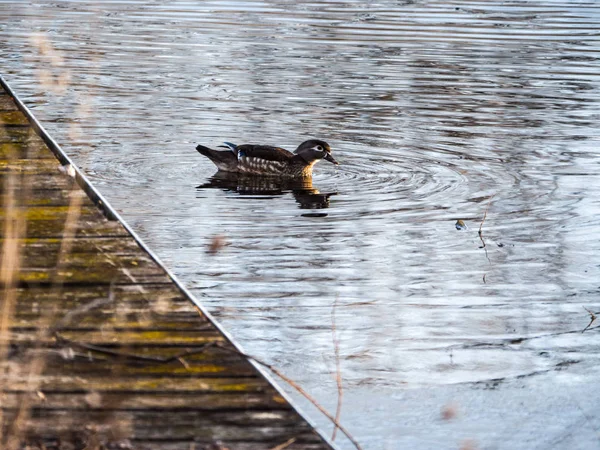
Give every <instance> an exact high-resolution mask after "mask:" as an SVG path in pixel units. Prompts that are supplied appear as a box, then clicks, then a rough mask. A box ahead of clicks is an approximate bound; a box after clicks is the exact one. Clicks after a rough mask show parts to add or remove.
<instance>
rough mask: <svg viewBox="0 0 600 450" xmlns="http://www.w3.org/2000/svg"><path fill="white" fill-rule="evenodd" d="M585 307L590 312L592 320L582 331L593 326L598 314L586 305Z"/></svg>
mask: <svg viewBox="0 0 600 450" xmlns="http://www.w3.org/2000/svg"><path fill="white" fill-rule="evenodd" d="M583 309H585V310H586V311H587V312H588V313H589V314H590V318H591V320H590V323H588V326H587V327H585V328H584V329H583V331H582V333H583V332H585V331H586V330H588V329H589V328H590V327H591V326H592V324H593V323H594V321H595V320H596V314H594V313H593V312H592V311H590V310H589V309H587V308H586V307H585V306H584V307H583Z"/></svg>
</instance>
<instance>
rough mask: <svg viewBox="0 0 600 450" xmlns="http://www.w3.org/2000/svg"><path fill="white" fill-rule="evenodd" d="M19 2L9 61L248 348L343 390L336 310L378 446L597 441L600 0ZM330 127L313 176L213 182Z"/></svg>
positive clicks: (348, 401)
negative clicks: (221, 172) (229, 164)
mask: <svg viewBox="0 0 600 450" xmlns="http://www.w3.org/2000/svg"><path fill="white" fill-rule="evenodd" d="M0 15H1V17H2V20H1V21H0V57H1V61H2V63H1V66H0V70H2V73H3V74H4V76H5V77H6V78H7V80H8V81H9V83H11V85H12V86H13V88H14V89H15V90H16V91H17V93H18V94H19V95H20V96H21V98H22V99H23V100H24V101H25V103H26V104H27V105H28V106H29V107H30V108H31V109H32V110H33V112H34V114H36V116H37V117H38V118H39V119H40V120H41V121H42V123H43V124H44V126H46V128H47V129H48V130H49V132H50V133H51V135H53V136H54V137H55V139H56V140H57V141H58V142H59V143H60V144H61V145H62V146H63V148H64V149H65V150H66V151H67V152H68V153H69V154H70V155H72V156H73V158H74V159H75V161H76V163H77V164H78V165H79V166H80V167H82V168H83V169H84V170H85V172H86V173H87V174H88V175H89V177H90V179H91V180H92V181H93V182H94V183H95V185H96V186H98V188H99V189H100V190H101V191H102V192H103V193H104V194H105V196H106V197H107V198H108V199H109V201H110V202H111V203H112V204H113V205H114V206H115V207H116V208H117V210H119V211H120V212H121V213H122V214H123V216H124V217H125V219H126V220H127V221H128V223H130V224H131V225H132V226H133V228H134V229H135V230H136V231H137V232H138V233H139V234H140V235H141V236H142V238H143V239H144V241H145V242H146V243H148V244H149V246H150V247H151V248H152V249H154V250H155V251H156V253H157V254H158V255H159V256H160V257H161V258H162V259H163V261H165V262H166V264H167V266H168V267H170V268H171V269H172V270H173V271H174V272H175V274H176V275H177V276H178V277H179V278H180V279H181V280H182V281H183V282H184V284H185V285H186V286H188V287H189V288H190V289H191V290H192V291H193V293H194V294H195V295H196V296H197V298H199V299H200V301H201V302H202V303H203V304H204V305H205V306H206V307H208V308H209V310H210V311H211V312H212V313H213V314H214V315H215V316H216V317H217V318H218V320H219V321H220V322H221V323H222V324H224V326H225V327H226V328H227V329H228V330H229V331H230V332H231V334H232V335H233V336H234V337H235V339H236V340H237V341H239V342H240V343H241V344H242V346H243V347H244V348H245V350H246V351H248V352H249V353H251V354H254V355H256V356H259V357H261V358H262V359H265V360H267V361H269V362H271V363H272V364H274V365H276V366H277V367H279V368H280V369H281V370H282V371H283V372H285V373H286V374H288V375H290V376H291V377H292V378H294V379H295V380H296V381H297V382H298V383H299V384H301V385H302V386H303V387H304V388H305V389H306V390H307V391H309V392H311V393H312V394H313V395H314V396H315V397H316V398H318V399H319V400H320V401H321V402H322V403H323V404H324V405H325V406H326V407H327V408H328V409H330V410H332V411H333V410H335V405H336V402H337V388H336V384H335V380H334V376H333V375H332V374H333V372H335V356H334V355H335V353H334V349H333V344H332V320H333V318H332V316H333V315H334V316H335V328H336V331H337V335H338V337H339V339H340V344H339V351H340V365H341V371H342V377H343V386H344V397H343V409H342V422H343V423H344V424H345V426H346V427H347V428H348V429H350V430H351V431H352V433H353V434H354V436H355V437H356V438H357V439H358V440H359V441H360V442H361V444H362V445H363V446H364V448H366V449H397V448H416V449H429V448H431V449H440V448H443V449H446V448H448V449H452V448H460V447H461V446H462V447H463V448H481V449H516V448H521V449H532V448H540V449H542V448H543V449H546V448H556V449H562V448H599V447H600V415H599V414H598V412H597V411H598V403H599V400H600V395H599V393H598V389H597V380H598V376H597V373H598V369H599V368H600V354H599V350H598V349H599V347H598V332H597V331H598V329H597V328H596V329H590V330H588V331H586V332H585V333H581V331H582V330H583V329H584V328H585V327H586V325H587V324H588V323H589V321H590V316H589V314H588V312H587V311H586V310H585V309H584V308H587V309H589V310H591V311H596V312H597V311H600V296H599V294H600V277H599V275H600V240H599V237H600V216H599V212H600V175H599V174H600V170H599V169H600V165H599V164H600V154H599V151H598V146H599V140H600V129H599V127H598V121H599V119H600V109H599V106H600V70H599V69H600V66H599V64H598V57H599V55H600V53H599V52H600V28H599V26H600V4H599V3H597V2H595V1H568V0H557V1H554V0H546V1H533V0H532V1H518V0H515V1H511V2H501V1H464V2H463V1H460V2H458V1H455V2H452V1H448V2H441V1H432V0H429V1H428V0H423V1H418V0H417V1H391V0H389V1H380V2H376V1H346V2H338V1H323V2H316V1H313V2H310V1H299V2H291V1H285V0H273V1H267V0H265V1H227V2H225V1H206V2H187V1H174V2H157V1H154V2H136V1H129V0H128V1H111V2H89V1H72V2H67V1H54V2H42V1H31V2H17V1H4V0H0ZM308 138H319V139H323V140H326V141H327V142H329V144H330V145H331V147H332V149H333V155H334V156H335V158H336V159H337V160H338V161H339V162H340V166H338V167H334V166H333V165H331V164H328V163H327V162H321V163H319V164H318V165H317V166H316V168H315V173H314V177H313V180H312V186H301V187H300V188H298V187H297V186H296V187H294V186H289V185H281V184H277V183H274V182H267V181H264V180H263V181H258V182H257V181H247V180H241V181H240V182H239V183H237V182H227V183H226V182H223V181H222V180H215V179H213V178H212V176H213V174H214V172H215V168H214V166H213V165H212V164H211V163H210V161H208V160H207V159H205V158H203V157H202V156H200V155H199V154H197V153H196V151H195V150H194V147H195V146H196V145H197V144H198V143H202V144H204V145H208V146H212V147H215V146H217V145H219V144H220V143H221V142H222V141H231V142H235V143H238V144H242V143H263V144H272V145H278V146H282V147H285V148H289V149H290V150H293V149H294V148H295V147H296V146H297V145H298V144H299V143H300V142H302V141H303V140H305V139H308ZM486 210H487V214H486ZM484 217H485V219H484ZM457 220H462V221H463V222H464V224H465V226H466V229H457V227H456V222H457ZM480 227H481V232H482V235H481V237H482V239H480V237H479V234H478V231H479V230H480ZM459 228H464V227H459ZM215 236H220V237H221V238H222V239H223V240H224V242H225V246H224V247H223V248H222V249H220V251H219V252H218V253H217V254H210V253H208V252H207V249H208V248H209V246H210V244H211V242H212V240H213V239H214V238H215ZM592 326H595V324H593V325H592ZM284 387H285V386H284ZM286 389H288V388H287V387H286ZM288 390H289V389H288ZM289 391H290V393H291V395H293V396H294V397H295V398H296V399H297V401H298V402H299V403H300V404H301V405H302V408H303V410H304V411H305V412H306V413H307V414H308V416H309V417H310V418H311V419H312V420H313V421H315V422H316V423H317V424H318V425H319V426H320V427H322V429H323V430H324V431H326V432H327V433H330V431H331V426H330V424H329V423H328V421H327V420H326V419H324V418H323V417H322V416H321V415H320V414H319V413H318V412H317V411H316V410H315V409H314V408H312V407H311V406H310V405H308V404H307V403H306V402H305V401H303V400H302V399H301V398H298V396H297V395H296V394H295V393H294V391H293V390H289ZM443 411H453V412H456V417H446V419H449V420H446V419H444V417H443V416H444V414H443ZM448 415H449V416H453V414H448ZM336 443H338V444H339V446H340V448H343V449H349V448H352V446H351V445H350V444H349V442H347V441H345V440H344V439H343V437H338V438H337V440H336Z"/></svg>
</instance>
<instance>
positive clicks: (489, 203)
mask: <svg viewBox="0 0 600 450" xmlns="http://www.w3.org/2000/svg"><path fill="white" fill-rule="evenodd" d="M495 196H496V194H493V195H492V196H491V197H490V199H489V201H488V204H487V207H486V208H485V212H484V213H483V219H482V220H481V223H480V224H479V231H478V232H477V234H478V235H479V239H480V240H481V245H482V248H483V250H484V251H485V258H486V259H487V260H488V263H490V265H491V264H492V261H490V257H489V256H488V251H487V247H486V245H485V241H484V240H483V223H484V222H485V219H486V218H487V213H488V210H489V209H490V205H491V204H492V199H493V198H494V197H495ZM486 275H487V274H485V273H484V274H483V282H484V283H487V282H486V280H485V276H486Z"/></svg>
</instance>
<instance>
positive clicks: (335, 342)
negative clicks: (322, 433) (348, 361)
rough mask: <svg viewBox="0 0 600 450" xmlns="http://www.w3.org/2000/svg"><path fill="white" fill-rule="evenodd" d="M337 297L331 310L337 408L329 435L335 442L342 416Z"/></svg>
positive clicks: (342, 394)
mask: <svg viewBox="0 0 600 450" xmlns="http://www.w3.org/2000/svg"><path fill="white" fill-rule="evenodd" d="M337 301H338V299H337V297H336V298H335V300H334V302H333V308H331V338H332V340H333V351H334V353H335V370H336V377H335V381H336V383H337V391H338V401H337V408H336V410H335V422H336V425H334V427H333V433H332V435H331V440H332V441H335V437H336V434H337V430H338V426H337V424H338V423H339V422H340V416H341V414H342V398H343V396H344V389H343V387H342V370H341V368H340V341H339V339H338V338H337V336H336V326H335V308H336V306H337Z"/></svg>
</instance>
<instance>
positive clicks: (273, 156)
mask: <svg viewBox="0 0 600 450" xmlns="http://www.w3.org/2000/svg"><path fill="white" fill-rule="evenodd" d="M236 149H237V152H238V158H241V157H243V156H245V157H246V158H257V159H264V160H266V161H282V162H286V161H289V160H290V159H291V158H293V157H294V154H293V153H292V152H289V151H287V150H285V149H283V148H280V147H270V146H268V145H251V144H244V145H238V146H237V148H236Z"/></svg>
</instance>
